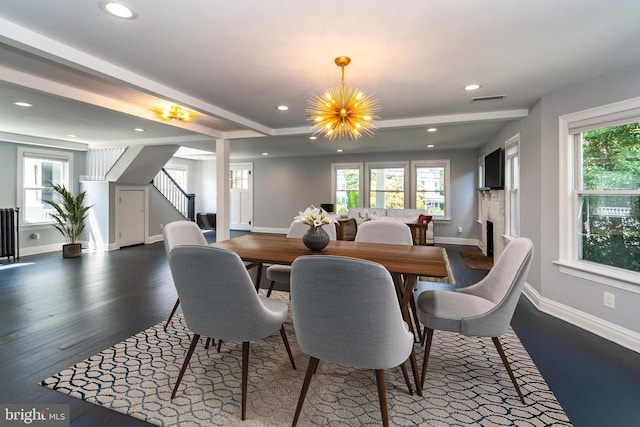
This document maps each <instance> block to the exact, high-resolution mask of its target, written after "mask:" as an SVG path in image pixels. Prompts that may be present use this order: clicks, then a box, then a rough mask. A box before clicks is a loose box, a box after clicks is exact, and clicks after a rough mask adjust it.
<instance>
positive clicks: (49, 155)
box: [16, 147, 74, 227]
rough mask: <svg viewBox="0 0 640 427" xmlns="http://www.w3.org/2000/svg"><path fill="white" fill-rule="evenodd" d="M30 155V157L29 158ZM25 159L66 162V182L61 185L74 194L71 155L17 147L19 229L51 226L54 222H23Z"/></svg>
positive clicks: (24, 212)
mask: <svg viewBox="0 0 640 427" xmlns="http://www.w3.org/2000/svg"><path fill="white" fill-rule="evenodd" d="M30 155H31V156H30ZM25 157H38V158H42V159H51V160H55V161H66V162H67V177H66V180H67V182H64V183H61V184H63V185H64V186H65V187H66V188H67V189H68V190H69V191H71V192H72V193H73V192H74V188H73V176H74V175H73V153H69V152H64V151H54V150H43V149H40V148H33V147H18V156H17V162H16V163H17V174H18V176H17V179H16V183H17V191H16V195H17V197H16V198H17V203H16V205H17V206H19V207H20V208H21V209H20V213H21V218H20V221H21V224H20V226H21V227H29V226H41V225H46V224H53V223H54V221H53V220H52V221H40V222H27V221H26V220H25V215H26V213H27V210H26V209H25V206H24V203H23V202H24V191H25V188H24V159H25Z"/></svg>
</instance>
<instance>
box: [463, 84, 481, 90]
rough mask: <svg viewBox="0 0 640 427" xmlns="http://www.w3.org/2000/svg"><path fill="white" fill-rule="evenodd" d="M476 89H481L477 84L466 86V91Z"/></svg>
mask: <svg viewBox="0 0 640 427" xmlns="http://www.w3.org/2000/svg"><path fill="white" fill-rule="evenodd" d="M476 89H480V85H479V84H476V83H473V84H470V85H466V86H465V87H464V90H476Z"/></svg>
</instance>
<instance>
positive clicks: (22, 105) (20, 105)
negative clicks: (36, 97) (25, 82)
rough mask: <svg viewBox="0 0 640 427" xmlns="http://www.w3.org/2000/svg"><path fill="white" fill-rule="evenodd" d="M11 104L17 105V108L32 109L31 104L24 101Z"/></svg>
mask: <svg viewBox="0 0 640 427" xmlns="http://www.w3.org/2000/svg"><path fill="white" fill-rule="evenodd" d="M13 104H14V105H17V106H18V107H33V104H29V103H28V102H24V101H16V102H14V103H13Z"/></svg>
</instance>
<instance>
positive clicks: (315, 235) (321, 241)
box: [302, 227, 329, 251]
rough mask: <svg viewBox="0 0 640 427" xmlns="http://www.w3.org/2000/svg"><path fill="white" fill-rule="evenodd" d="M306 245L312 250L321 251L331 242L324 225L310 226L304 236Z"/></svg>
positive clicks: (303, 239)
mask: <svg viewBox="0 0 640 427" xmlns="http://www.w3.org/2000/svg"><path fill="white" fill-rule="evenodd" d="M302 241H303V242H304V244H305V246H306V247H307V248H309V249H310V250H312V251H321V250H323V249H324V248H325V247H326V246H327V245H328V244H329V235H328V234H327V232H326V231H324V229H323V228H322V227H310V228H309V230H307V232H306V233H304V235H303V236H302Z"/></svg>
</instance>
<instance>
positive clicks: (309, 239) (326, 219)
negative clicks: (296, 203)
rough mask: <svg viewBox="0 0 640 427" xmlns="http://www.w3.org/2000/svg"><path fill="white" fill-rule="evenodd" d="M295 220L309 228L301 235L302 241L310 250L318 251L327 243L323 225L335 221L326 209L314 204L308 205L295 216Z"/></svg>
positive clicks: (327, 238) (327, 237) (327, 239)
mask: <svg viewBox="0 0 640 427" xmlns="http://www.w3.org/2000/svg"><path fill="white" fill-rule="evenodd" d="M295 221H296V222H301V223H303V224H307V225H308V226H309V230H307V232H306V233H305V234H304V236H302V241H303V242H304V244H305V245H306V246H307V248H309V249H310V250H312V251H320V250H322V249H324V248H325V247H326V246H327V245H328V244H329V240H330V239H329V235H328V234H327V232H326V231H324V230H323V229H322V226H323V225H326V224H332V223H335V222H336V220H335V219H333V218H331V217H330V216H329V215H328V214H327V211H325V210H324V209H322V208H316V207H315V206H309V207H308V208H307V209H306V210H305V211H304V212H300V215H298V216H297V217H295Z"/></svg>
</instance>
